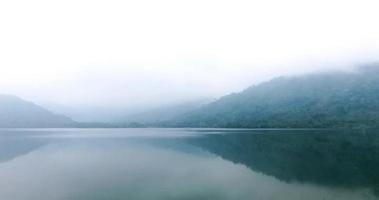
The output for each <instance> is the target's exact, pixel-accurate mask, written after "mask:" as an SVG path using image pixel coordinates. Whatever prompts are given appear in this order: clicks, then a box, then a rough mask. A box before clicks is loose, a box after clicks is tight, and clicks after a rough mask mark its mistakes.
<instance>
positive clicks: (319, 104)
mask: <svg viewBox="0 0 379 200" xmlns="http://www.w3.org/2000/svg"><path fill="white" fill-rule="evenodd" d="M159 125H160V126H166V127H223V128H341V127H342V128H345V127H349V128H350V127H359V128H367V127H379V65H370V66H364V67H361V68H359V69H358V70H357V71H355V72H349V73H348V72H346V73H342V72H341V73H324V74H314V75H306V76H298V77H282V78H276V79H273V80H271V81H269V82H266V83H262V84H259V85H256V86H252V87H250V88H247V89H246V90H244V91H242V92H241V93H236V94H231V95H228V96H225V97H222V98H220V99H219V100H217V101H215V102H213V103H210V104H207V105H205V106H203V107H201V108H199V109H197V110H195V111H192V112H189V113H187V114H185V115H182V116H180V117H178V118H176V119H175V120H171V121H167V122H165V123H161V124H159Z"/></svg>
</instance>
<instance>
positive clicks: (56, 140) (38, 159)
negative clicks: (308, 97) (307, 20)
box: [0, 129, 379, 200]
mask: <svg viewBox="0 0 379 200" xmlns="http://www.w3.org/2000/svg"><path fill="white" fill-rule="evenodd" d="M0 199H1V200H126V199H127V200H150V199H151V200H170V199H173V200H174V199H180V200H181V199H183V200H203V199H204V200H205V199H206V200H208V199H209V200H224V199H225V200H229V199H230V200H245V199H246V200H276V199H280V200H304V199H306V200H338V199H341V200H350V199H351V200H357V199H361V200H366V199H367V200H371V199H379V132H377V131H375V130H371V131H346V130H345V131H337V130H289V129H288V130H280V129H276V130H275V129H271V130H264V129H262V130H259V129H258V130H245V129H1V130H0Z"/></svg>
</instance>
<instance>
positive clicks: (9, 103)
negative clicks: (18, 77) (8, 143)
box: [0, 95, 76, 128]
mask: <svg viewBox="0 0 379 200" xmlns="http://www.w3.org/2000/svg"><path fill="white" fill-rule="evenodd" d="M75 125H76V122H75V121H73V120H71V119H70V118H68V117H66V116H63V115H58V114H54V113H52V112H50V111H48V110H46V109H44V108H43V107H41V106H38V105H36V104H34V103H32V102H28V101H25V100H23V99H21V98H19V97H16V96H12V95H0V128H61V127H62V128H63V127H74V126H75Z"/></svg>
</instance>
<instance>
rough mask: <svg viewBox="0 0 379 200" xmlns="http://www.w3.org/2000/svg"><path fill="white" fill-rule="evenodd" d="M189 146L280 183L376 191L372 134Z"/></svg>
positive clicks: (275, 134)
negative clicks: (268, 176)
mask: <svg viewBox="0 0 379 200" xmlns="http://www.w3.org/2000/svg"><path fill="white" fill-rule="evenodd" d="M189 141H190V142H191V143H192V144H195V145H197V146H200V147H202V148H203V149H206V150H208V151H210V152H212V153H214V154H217V155H219V156H221V157H222V158H224V159H227V160H230V161H233V162H235V163H241V164H244V165H245V166H248V167H249V168H250V169H252V170H254V171H259V172H262V173H264V174H267V175H271V176H275V177H276V178H278V179H280V180H283V181H287V182H293V181H296V182H306V183H316V184H320V185H329V186H338V187H347V188H351V189H352V188H357V187H358V188H363V187H369V188H373V189H374V190H376V191H377V192H378V191H379V170H377V169H378V167H379V134H378V132H377V131H376V130H371V131H369V132H367V131H366V132H358V131H325V130H324V131H315V130H309V131H306V130H303V131H298V130H297V131H295V130H292V131H291V130H290V131H285V130H282V131H277V130H271V131H267V130H266V131H265V130H260V131H259V130H258V131H244V132H243V133H241V132H235V133H233V132H229V134H209V135H206V136H204V137H202V138H194V139H191V140H189Z"/></svg>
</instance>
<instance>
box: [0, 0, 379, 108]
mask: <svg viewBox="0 0 379 200" xmlns="http://www.w3.org/2000/svg"><path fill="white" fill-rule="evenodd" d="M378 8H379V1H377V0H372V1H368V0H356V1H349V0H312V1H308V0H278V1H275V0H260V1H254V0H249V1H241V0H228V1H222V0H190V1H188V0H187V1H181V0H135V1H125V0H123V1H121V0H120V1H115V0H104V1H96V0H64V1H53V0H46V1H42V0H34V1H30V0H12V1H1V2H0V91H1V93H8V94H14V95H18V96H21V97H23V98H27V99H29V100H33V101H37V102H55V103H58V104H63V105H94V106H96V105H103V106H125V107H131V106H141V105H142V106H143V105H147V104H152V103H169V102H171V101H172V102H174V101H182V100H192V99H196V98H202V97H218V96H221V95H224V94H227V93H230V92H235V91H240V90H242V89H244V88H245V87H247V86H249V85H251V84H255V83H259V82H261V81H264V80H268V79H270V78H272V77H275V76H280V75H291V74H298V73H305V72H313V71H322V70H328V69H346V68H349V67H350V66H351V64H355V63H360V62H372V61H375V60H376V58H377V57H378V56H379V26H378V19H379V12H378Z"/></svg>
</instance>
